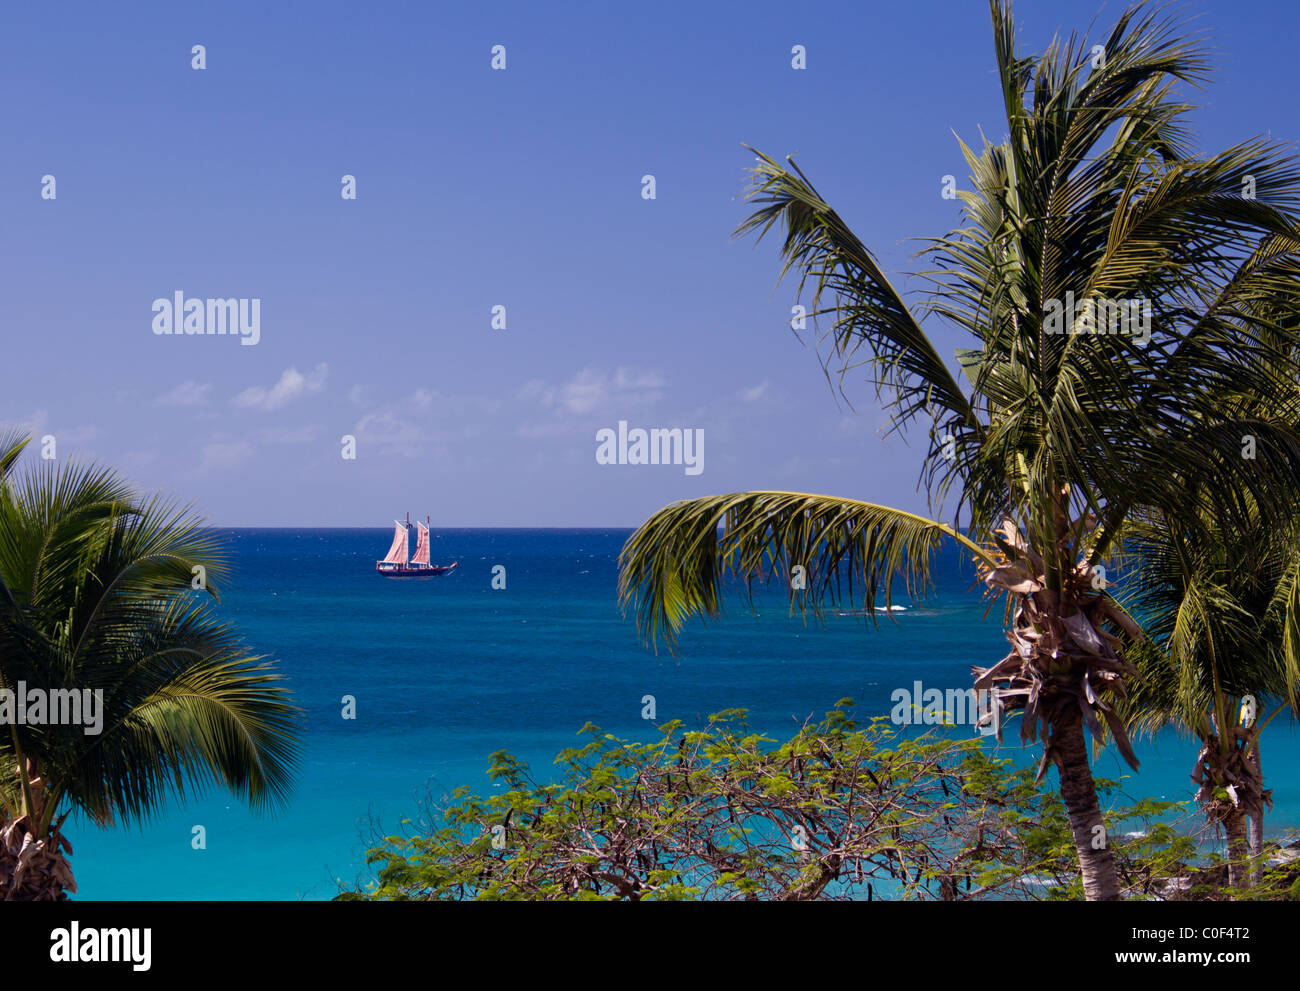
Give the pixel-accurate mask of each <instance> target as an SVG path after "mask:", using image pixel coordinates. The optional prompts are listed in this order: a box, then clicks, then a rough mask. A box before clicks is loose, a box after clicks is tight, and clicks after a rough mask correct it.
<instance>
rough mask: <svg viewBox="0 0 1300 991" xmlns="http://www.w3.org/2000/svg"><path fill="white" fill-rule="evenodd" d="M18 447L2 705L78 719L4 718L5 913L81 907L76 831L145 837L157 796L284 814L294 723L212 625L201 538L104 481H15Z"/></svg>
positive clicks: (42, 476) (51, 476) (235, 643)
mask: <svg viewBox="0 0 1300 991" xmlns="http://www.w3.org/2000/svg"><path fill="white" fill-rule="evenodd" d="M25 444H26V441H25V440H22V439H20V438H18V437H16V436H14V435H6V436H0V689H3V690H5V691H6V692H9V693H17V692H20V691H21V692H23V693H24V694H25V696H26V697H32V693H33V692H34V691H35V692H38V693H44V697H45V698H46V699H47V700H49V699H52V698H55V697H59V696H56V695H55V693H64V694H63V696H62V697H63V698H64V699H70V698H71V695H70V694H68V693H71V692H76V693H77V694H78V695H79V696H80V698H81V699H82V708H81V709H80V712H81V722H80V723H78V724H69V723H64V724H44V723H42V722H41V721H39V720H35V719H32V720H29V721H27V722H25V723H23V724H21V725H20V724H19V723H18V722H16V721H13V719H12V717H11V719H10V720H9V722H10V725H9V726H8V727H7V732H5V734H4V738H2V739H0V899H4V900H63V899H65V898H66V897H67V895H66V893H65V891H71V892H75V891H76V890H77V889H76V882H75V880H74V878H73V875H72V870H71V867H70V865H69V863H68V860H67V857H66V854H68V853H71V845H70V844H69V843H68V840H67V839H66V837H64V836H63V834H62V832H61V828H62V826H63V824H64V822H65V821H66V819H67V817H68V816H69V815H70V814H72V813H73V812H78V813H80V814H82V815H84V816H85V817H86V818H87V819H88V820H89V821H90V822H92V823H94V824H95V825H97V826H111V825H116V824H125V823H130V822H139V821H142V820H144V819H146V818H148V817H149V816H150V815H151V814H153V813H155V812H157V811H158V810H159V809H160V808H161V806H162V803H163V801H164V800H165V798H166V796H167V795H168V794H169V793H174V794H176V795H177V796H178V797H180V798H181V799H182V800H183V799H184V798H185V797H186V796H187V795H188V794H193V793H198V792H200V791H202V790H204V789H205V788H207V787H209V786H211V785H212V784H219V785H222V786H224V787H226V788H228V789H230V790H231V791H232V792H234V793H235V794H237V795H239V796H241V797H243V798H245V799H247V800H248V801H249V802H250V804H252V805H253V806H255V807H264V806H267V805H270V804H273V803H276V802H280V801H282V800H283V799H284V798H285V797H286V796H287V794H288V790H289V787H290V783H291V779H292V771H293V766H294V764H295V763H296V760H297V753H298V743H297V735H296V728H295V724H296V721H297V710H296V708H295V707H294V706H293V705H292V704H291V696H290V694H289V692H288V691H287V689H286V688H285V687H284V686H283V685H282V684H280V681H281V680H282V679H281V678H280V676H279V675H277V674H276V673H275V672H274V669H273V668H272V666H271V665H269V664H267V663H263V662H262V661H261V659H260V658H258V657H253V656H249V654H248V653H247V652H246V651H245V649H244V648H243V647H242V646H241V644H240V642H239V640H238V638H237V636H236V634H235V631H234V630H232V629H231V628H230V627H229V626H227V625H225V624H223V623H221V622H219V621H218V620H217V619H216V618H215V617H214V616H213V614H212V611H211V607H210V604H209V603H210V601H211V599H213V598H215V594H216V593H215V584H214V583H215V582H216V581H218V580H220V578H221V575H222V573H223V568H222V561H221V557H220V554H219V553H218V547H217V544H216V542H215V540H214V537H213V536H212V535H211V533H210V531H206V530H204V529H202V528H201V526H200V523H199V521H198V520H197V519H196V518H194V517H192V516H190V515H188V514H187V513H186V512H185V511H184V510H179V509H176V508H174V507H172V506H169V505H168V504H166V503H164V502H162V501H160V500H157V499H149V500H144V499H141V498H139V497H137V496H136V494H135V493H134V492H132V491H131V490H130V488H129V487H128V486H126V485H125V484H124V483H123V482H122V481H121V480H120V479H119V478H118V477H117V476H116V475H115V474H114V473H113V472H111V471H109V470H105V469H100V468H95V467H77V466H69V465H63V466H60V467H54V466H52V465H50V464H48V463H46V464H44V465H41V466H38V467H33V468H31V469H29V470H26V471H24V472H22V473H20V474H17V475H15V473H14V467H15V464H16V462H17V461H18V458H19V455H20V453H21V451H22V448H23V446H24V445H25ZM204 585H206V590H205V589H203V588H202V586H204ZM85 693H92V694H90V695H87V694H85ZM93 693H102V695H101V696H100V698H102V710H101V711H100V712H99V715H98V717H97V718H98V719H101V720H102V722H100V724H99V726H98V732H95V731H94V729H95V727H94V726H93V725H91V719H90V718H89V713H90V712H91V711H92V709H93V707H94V702H93V699H94V697H95V696H94V694H93ZM15 697H16V695H11V696H10V698H15ZM51 704H52V703H51ZM64 704H65V706H67V708H66V709H65V715H66V714H67V713H72V714H76V713H77V712H78V709H77V708H76V707H75V706H73V705H72V703H71V702H65V703H64Z"/></svg>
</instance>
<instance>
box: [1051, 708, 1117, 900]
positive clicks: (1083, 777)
mask: <svg viewBox="0 0 1300 991" xmlns="http://www.w3.org/2000/svg"><path fill="white" fill-rule="evenodd" d="M1052 744H1053V747H1054V753H1055V760H1056V769H1057V773H1058V774H1059V775H1060V781H1061V799H1062V800H1063V801H1064V802H1065V810H1066V812H1067V813H1068V815H1069V817H1070V832H1071V833H1073V834H1074V848H1075V850H1077V851H1078V854H1079V873H1080V874H1081V875H1082V877H1083V893H1084V896H1085V897H1086V898H1087V899H1088V901H1090V902H1117V901H1119V900H1120V894H1119V874H1118V873H1117V872H1116V870H1115V857H1114V856H1113V855H1112V854H1111V852H1110V844H1109V843H1108V842H1106V834H1105V831H1104V829H1105V825H1104V823H1103V821H1102V818H1101V806H1100V805H1099V804H1098V802H1097V786H1096V785H1095V784H1094V783H1093V780H1092V771H1091V770H1090V769H1089V767H1088V744H1087V741H1086V740H1085V739H1084V736H1083V721H1082V720H1081V719H1078V718H1076V720H1075V721H1074V722H1073V723H1072V724H1071V725H1068V726H1053V727H1052ZM1097 827H1101V828H1100V829H1099V828H1097Z"/></svg>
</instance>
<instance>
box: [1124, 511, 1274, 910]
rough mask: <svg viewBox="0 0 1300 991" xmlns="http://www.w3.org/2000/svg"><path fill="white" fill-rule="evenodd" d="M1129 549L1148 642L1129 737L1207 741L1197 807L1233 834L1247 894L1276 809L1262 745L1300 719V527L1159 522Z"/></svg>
mask: <svg viewBox="0 0 1300 991" xmlns="http://www.w3.org/2000/svg"><path fill="white" fill-rule="evenodd" d="M1124 546H1125V553H1126V554H1131V555H1132V557H1133V559H1134V565H1135V567H1134V568H1133V571H1132V576H1131V581H1127V580H1126V581H1125V582H1124V583H1123V592H1122V595H1121V597H1122V598H1123V599H1124V602H1125V605H1126V606H1127V607H1128V608H1129V609H1130V610H1131V611H1132V612H1133V613H1134V614H1135V615H1138V616H1141V617H1143V629H1144V631H1145V633H1146V634H1147V635H1148V637H1149V639H1148V640H1146V641H1144V642H1142V643H1141V644H1136V645H1134V646H1133V649H1132V652H1131V655H1130V656H1131V658H1132V660H1133V661H1134V664H1135V666H1136V667H1137V669H1138V672H1139V676H1140V677H1139V678H1138V679H1137V680H1136V681H1135V684H1134V686H1133V690H1132V694H1131V695H1130V696H1129V698H1128V699H1127V700H1126V704H1125V707H1124V712H1123V714H1124V715H1125V717H1126V721H1127V722H1128V724H1129V726H1130V728H1131V729H1136V730H1139V731H1144V732H1147V733H1151V734H1154V733H1155V732H1157V731H1159V730H1160V729H1162V728H1164V727H1166V726H1175V727H1177V728H1178V729H1179V730H1181V731H1183V732H1188V733H1191V734H1192V735H1194V736H1195V737H1196V738H1197V740H1198V741H1199V743H1200V751H1199V753H1198V754H1197V758H1196V766H1195V769H1194V770H1193V772H1192V779H1193V781H1194V782H1195V783H1196V784H1197V785H1198V786H1199V788H1198V791H1197V799H1198V801H1199V802H1200V803H1201V806H1202V808H1203V809H1204V812H1205V816H1206V819H1207V821H1208V822H1209V823H1210V824H1211V825H1213V826H1222V827H1223V829H1224V832H1225V834H1226V837H1227V847H1228V880H1229V883H1230V884H1231V885H1233V886H1234V887H1245V886H1247V885H1248V883H1249V880H1250V878H1249V876H1248V874H1247V869H1246V867H1247V862H1248V859H1250V860H1252V861H1253V863H1254V865H1255V868H1254V871H1253V872H1252V873H1253V875H1254V877H1255V878H1258V876H1259V857H1260V855H1261V854H1262V852H1263V822H1264V814H1265V810H1266V808H1267V807H1268V806H1270V805H1271V804H1272V803H1271V797H1270V796H1271V792H1270V791H1269V790H1268V789H1266V788H1265V787H1264V777H1263V771H1262V764H1261V760H1260V736H1261V734H1262V733H1263V731H1264V729H1266V728H1267V727H1268V725H1269V724H1270V723H1271V722H1272V721H1273V720H1274V719H1275V718H1276V717H1277V716H1278V715H1281V714H1282V713H1291V714H1294V713H1296V712H1297V710H1300V694H1298V691H1297V690H1298V688H1300V655H1298V654H1297V652H1296V650H1295V649H1294V648H1295V645H1296V644H1295V631H1296V624H1297V611H1298V610H1300V602H1297V601H1296V595H1297V592H1298V591H1300V588H1298V586H1297V577H1298V576H1300V523H1293V524H1292V525H1290V526H1287V527H1282V528H1264V527H1252V528H1248V529H1235V528H1224V527H1215V526H1206V527H1204V528H1198V529H1197V530H1195V531H1190V532H1189V531H1185V530H1184V529H1183V528H1182V527H1180V526H1179V525H1178V523H1177V521H1174V520H1169V519H1165V518H1163V517H1161V516H1160V515H1159V514H1153V515H1152V516H1151V517H1150V518H1148V519H1143V520H1135V521H1132V522H1130V524H1129V526H1128V528H1127V531H1126V534H1125V539H1124ZM1270 708H1271V711H1270ZM1248 818H1249V833H1250V835H1249V836H1248V835H1247V832H1248V827H1247V819H1248ZM1248 854H1249V858H1248Z"/></svg>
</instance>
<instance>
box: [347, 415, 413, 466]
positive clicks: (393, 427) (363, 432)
mask: <svg viewBox="0 0 1300 991" xmlns="http://www.w3.org/2000/svg"><path fill="white" fill-rule="evenodd" d="M352 432H353V433H354V434H356V438H357V446H358V447H366V448H374V449H376V450H377V451H379V453H382V454H388V453H397V454H405V455H406V456H407V457H415V456H416V455H417V454H419V453H420V450H421V448H422V445H423V438H422V437H421V435H420V428H419V427H417V426H416V425H415V424H414V423H411V422H410V421H409V420H403V419H402V418H401V417H398V416H394V415H393V414H392V413H390V412H388V411H386V410H382V411H380V412H377V413H367V414H366V415H365V416H363V417H362V418H361V419H360V420H358V421H357V425H356V427H355V428H354V429H353V431H352Z"/></svg>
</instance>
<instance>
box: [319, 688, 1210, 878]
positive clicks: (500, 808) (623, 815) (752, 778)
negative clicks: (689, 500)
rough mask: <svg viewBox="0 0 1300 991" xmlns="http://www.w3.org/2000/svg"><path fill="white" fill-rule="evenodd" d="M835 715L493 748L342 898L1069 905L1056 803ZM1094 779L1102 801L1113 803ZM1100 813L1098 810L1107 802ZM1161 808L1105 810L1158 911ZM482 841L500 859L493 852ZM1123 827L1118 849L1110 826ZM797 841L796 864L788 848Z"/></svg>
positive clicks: (1018, 780) (974, 752)
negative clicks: (773, 730)
mask: <svg viewBox="0 0 1300 991" xmlns="http://www.w3.org/2000/svg"><path fill="white" fill-rule="evenodd" d="M851 704H852V703H851V700H848V699H844V700H841V702H840V703H838V704H837V706H836V708H835V709H834V710H833V711H831V712H829V713H827V715H826V718H825V719H823V720H822V721H821V722H819V723H817V724H810V725H807V726H805V727H804V728H803V729H802V730H800V732H799V733H797V734H795V736H793V737H792V738H791V739H790V740H788V741H786V742H784V743H780V744H777V743H776V741H774V740H772V739H770V738H768V737H765V736H762V735H760V734H757V733H753V732H751V731H750V730H749V728H748V727H747V725H746V723H745V719H744V712H743V710H730V711H727V712H722V713H718V714H716V715H714V716H712V717H710V719H709V722H708V725H707V727H706V728H705V729H703V730H699V731H691V732H687V731H684V730H683V727H682V725H681V723H679V722H671V723H667V724H665V725H663V726H661V727H660V728H659V729H660V735H659V738H658V739H656V740H653V741H651V742H648V743H639V742H633V741H627V740H621V739H617V738H615V737H613V736H611V735H609V734H605V733H602V732H601V731H600V730H599V728H597V727H595V726H592V725H590V724H589V725H587V726H585V727H584V728H583V730H582V731H581V735H583V736H584V737H586V742H585V743H584V744H582V745H581V746H578V747H575V748H572V749H568V750H565V751H563V752H562V753H560V754H559V755H558V757H557V758H556V760H555V764H556V767H557V773H556V780H554V781H537V780H534V779H533V777H532V776H531V774H530V772H529V769H528V768H527V767H526V766H525V765H523V764H521V763H520V762H519V761H517V760H516V759H514V758H513V757H511V756H510V755H509V754H507V753H505V752H498V753H496V754H494V755H493V760H492V765H491V768H490V770H489V772H488V773H489V777H490V778H491V779H492V780H493V781H494V782H496V783H499V784H500V785H501V786H502V788H501V790H500V791H498V792H495V793H493V794H491V795H490V796H488V797H482V796H479V795H474V794H471V793H470V791H469V790H468V789H466V788H459V789H457V790H456V791H455V792H453V793H452V794H451V795H450V797H449V798H448V799H447V800H446V801H444V802H443V803H441V804H440V805H439V806H438V808H436V809H434V810H432V811H433V812H434V817H433V818H432V819H431V820H430V821H429V822H428V823H425V824H424V825H423V826H422V827H417V829H416V830H415V832H414V834H413V835H389V836H385V837H383V838H382V844H381V845H378V846H376V847H375V848H374V849H373V850H371V851H370V854H369V856H368V862H369V864H370V866H371V867H372V868H373V869H374V871H375V875H376V877H375V880H373V881H372V882H370V883H368V884H358V886H357V887H356V889H354V890H351V891H347V892H344V893H342V894H341V895H340V896H339V897H340V898H341V899H344V900H367V899H369V900H409V899H416V900H533V899H540V900H557V899H566V900H567V899H572V900H607V901H613V900H624V899H626V900H630V901H642V900H649V901H673V900H687V899H689V900H759V899H762V900H814V899H816V900H849V899H909V900H933V899H947V900H970V899H990V898H1003V899H1007V898H1011V899H1068V898H1081V897H1082V894H1083V892H1082V886H1081V884H1080V882H1079V880H1078V878H1077V876H1076V875H1077V869H1078V868H1077V862H1076V859H1075V852H1074V844H1073V840H1072V837H1071V833H1070V828H1069V823H1068V820H1067V818H1066V814H1065V809H1064V806H1063V805H1062V803H1061V800H1060V798H1059V796H1057V795H1056V794H1055V793H1054V792H1052V791H1049V790H1045V789H1042V788H1038V787H1035V785H1034V782H1033V770H1032V769H1031V768H1019V769H1016V768H1013V767H1012V766H1011V762H1010V761H1008V760H1006V759H995V758H993V757H991V756H990V755H989V753H988V752H987V751H986V750H985V749H984V748H983V746H982V745H981V744H980V742H979V741H977V740H960V741H959V740H954V739H951V738H947V737H942V736H929V735H925V736H912V737H909V736H902V735H900V734H898V733H896V732H895V731H894V730H893V729H892V728H891V727H890V726H889V725H888V723H887V722H886V721H884V720H883V719H876V720H874V721H872V722H871V723H870V724H868V725H866V726H865V727H861V728H860V727H858V726H857V725H856V724H855V723H854V721H853V720H852V719H851V717H850V715H849V712H850V706H851ZM1117 787H1118V785H1117V783H1116V782H1113V781H1101V782H1099V788H1100V791H1101V793H1102V794H1103V796H1109V795H1110V794H1111V793H1112V792H1114V791H1115V790H1116V789H1117ZM1108 804H1109V802H1108ZM1181 811H1182V807H1181V806H1180V805H1179V804H1178V803H1174V802H1159V801H1153V800H1148V799H1144V800H1140V801H1137V802H1135V803H1132V804H1128V805H1118V804H1115V805H1111V807H1110V808H1109V810H1108V811H1107V813H1106V819H1105V821H1106V826H1107V833H1108V838H1107V842H1108V843H1109V844H1110V847H1111V849H1112V851H1113V853H1114V855H1115V857H1116V861H1117V864H1118V866H1119V872H1120V876H1121V878H1122V882H1123V884H1124V886H1125V888H1126V889H1127V890H1128V891H1129V893H1131V894H1132V895H1134V896H1137V897H1149V898H1165V897H1173V896H1176V895H1177V894H1178V892H1177V888H1176V886H1171V885H1170V884H1169V881H1170V879H1171V878H1175V877H1182V876H1184V875H1185V874H1186V873H1187V872H1188V870H1189V867H1188V864H1190V863H1192V862H1193V861H1194V860H1195V858H1196V848H1195V843H1194V841H1193V839H1192V838H1191V837H1189V836H1186V835H1184V834H1182V833H1180V832H1179V831H1178V829H1177V826H1176V823H1175V822H1171V821H1170V819H1171V817H1172V816H1175V815H1177V814H1179V813H1180V812H1181ZM494 828H496V829H497V830H498V832H497V834H496V835H498V836H499V837H500V838H501V840H502V841H503V844H502V845H501V846H500V848H497V847H494V845H493V837H494V832H493V831H494ZM1125 828H1127V829H1128V830H1129V832H1128V833H1124V832H1123V831H1122V830H1123V829H1125ZM801 842H802V845H803V848H802V849H801V848H800V843H801Z"/></svg>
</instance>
